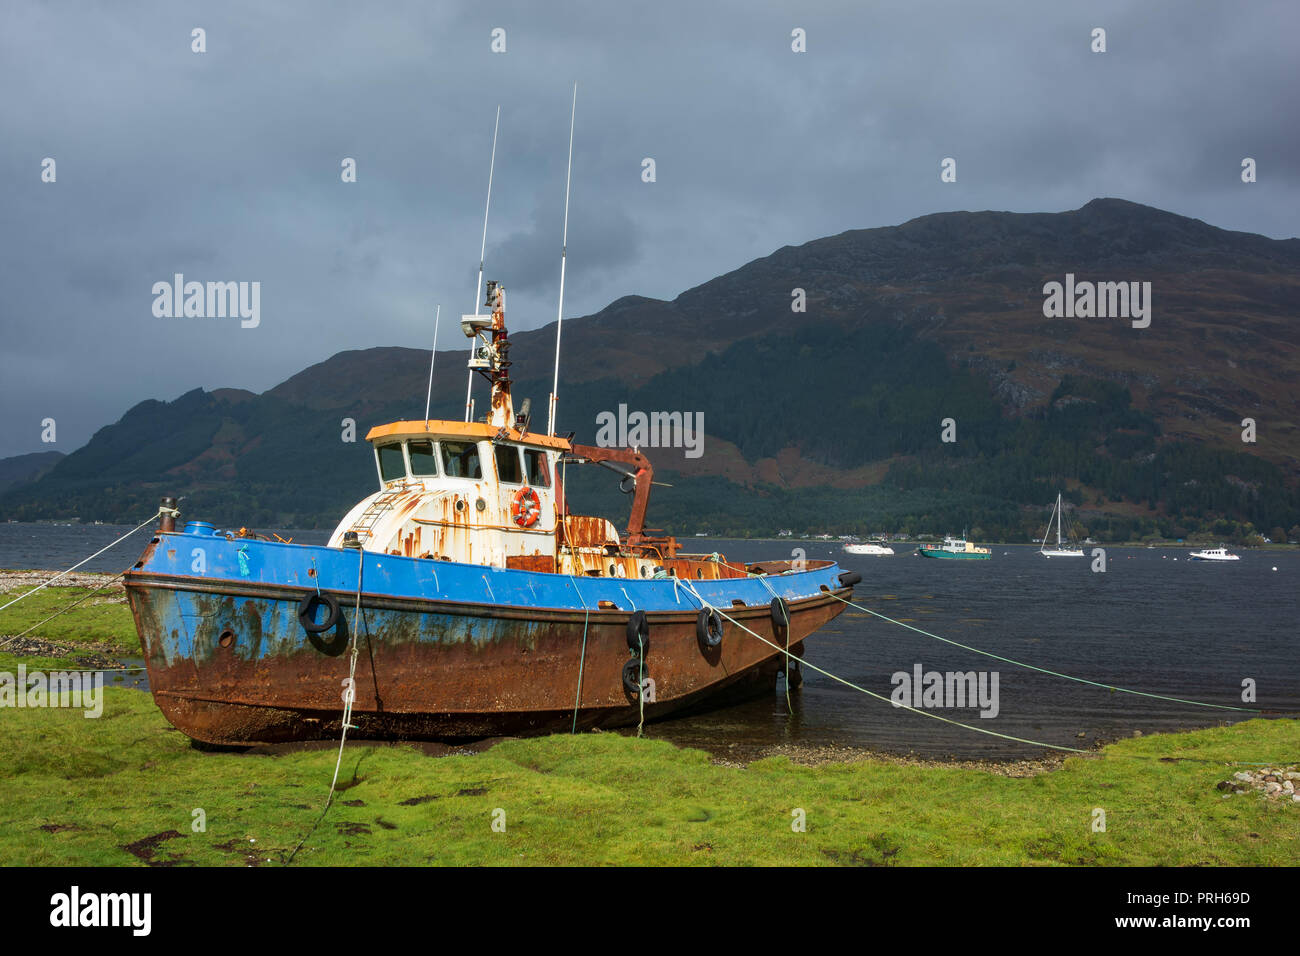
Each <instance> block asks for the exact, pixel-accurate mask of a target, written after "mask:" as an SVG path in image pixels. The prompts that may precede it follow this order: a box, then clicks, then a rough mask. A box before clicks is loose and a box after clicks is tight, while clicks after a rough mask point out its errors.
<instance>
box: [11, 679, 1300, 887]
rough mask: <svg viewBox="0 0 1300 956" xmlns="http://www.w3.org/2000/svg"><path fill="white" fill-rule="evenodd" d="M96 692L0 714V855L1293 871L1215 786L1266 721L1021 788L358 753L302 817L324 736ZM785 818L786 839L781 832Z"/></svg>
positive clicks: (1264, 829) (596, 749)
mask: <svg viewBox="0 0 1300 956" xmlns="http://www.w3.org/2000/svg"><path fill="white" fill-rule="evenodd" d="M105 696H106V703H105V709H104V714H103V716H102V717H101V718H100V719H98V720H88V719H85V718H84V717H83V716H82V715H81V712H80V711H71V710H6V711H2V712H0V719H2V720H4V721H5V727H4V731H5V732H4V734H3V735H2V736H0V760H3V766H4V767H5V775H4V779H2V780H0V863H3V864H5V865H15V864H19V865H71V864H77V865H110V866H113V865H128V864H139V863H141V860H140V859H139V857H138V856H136V855H133V854H132V853H130V852H128V851H127V850H125V849H123V847H125V846H127V845H128V844H133V843H137V842H138V841H142V840H143V841H148V840H149V838H152V837H158V836H159V835H163V836H164V838H163V839H158V840H156V841H154V842H155V843H156V848H155V849H154V850H153V853H154V855H153V857H152V862H155V863H159V862H162V863H175V864H178V865H187V864H198V865H245V864H247V863H249V862H251V861H253V860H257V861H258V862H260V864H261V865H268V864H267V861H268V860H269V861H270V863H271V864H272V865H276V864H282V863H284V862H285V861H286V859H287V858H288V856H289V854H290V853H291V852H292V851H293V849H294V847H295V846H297V845H298V843H299V841H300V840H302V839H303V838H304V837H307V839H306V841H305V843H304V844H303V846H302V849H301V851H300V852H299V853H298V855H297V858H296V859H295V861H294V862H295V864H304V865H305V864H317V865H322V864H323V865H341V864H367V865H380V864H416V865H419V864H494V865H531V864H560V865H569V864H638V863H641V864H688V865H689V864H731V865H745V864H756V865H775V864H782V865H784V864H796V865H806V864H814V865H816V864H848V865H855V864H867V865H880V864H884V865H929V864H955V865H999V864H1010V865H1061V864H1064V865H1076V864H1082V865H1093V864H1100V865H1138V864H1158V865H1181V866H1187V865H1236V864H1245V865H1290V864H1293V863H1294V862H1295V860H1296V857H1297V851H1298V850H1300V804H1294V803H1285V804H1284V803H1281V802H1278V801H1271V800H1265V799H1264V798H1263V797H1261V796H1258V795H1256V794H1254V793H1247V794H1241V795H1236V796H1233V797H1230V798H1227V799H1224V798H1223V796H1222V795H1221V794H1220V793H1219V792H1218V791H1217V790H1215V784H1216V783H1217V782H1218V781H1220V780H1223V779H1225V778H1226V777H1228V776H1230V775H1231V773H1232V771H1233V770H1236V769H1240V768H1239V767H1234V766H1231V765H1230V764H1231V762H1233V761H1265V762H1276V763H1294V762H1295V761H1296V756H1297V753H1298V752H1300V731H1298V729H1297V725H1296V723H1295V721H1292V720H1285V719H1282V720H1252V721H1249V722H1247V723H1243V724H1238V725H1236V726H1234V727H1229V728H1216V729H1210V730H1202V731H1197V732H1194V733H1187V734H1175V735H1156V736H1147V737H1141V738H1134V739H1132V740H1125V741H1122V742H1120V743H1117V744H1114V745H1112V746H1110V747H1107V748H1106V749H1105V750H1104V751H1103V752H1102V753H1103V756H1100V757H1091V758H1070V759H1069V760H1067V761H1066V762H1065V764H1064V766H1063V767H1061V768H1060V769H1058V770H1055V771H1052V772H1049V773H1044V774H1041V775H1039V776H1036V777H1031V778H1010V777H1004V776H1000V775H997V774H993V773H990V772H987V771H983V770H973V769H968V768H955V767H954V768H943V767H916V766H903V765H899V764H891V763H883V762H861V763H852V764H847V765H832V766H823V767H815V768H810V767H803V766H799V765H795V764H792V763H790V762H789V761H788V760H786V759H784V758H775V759H768V760H762V761H758V762H756V763H753V764H750V765H749V766H748V767H747V768H744V769H738V768H734V767H726V766H722V765H718V764H714V763H713V762H712V760H711V758H710V757H709V756H708V755H707V754H705V753H703V752H701V751H694V750H680V749H678V748H676V747H674V746H672V745H670V744H668V743H665V742H662V741H656V740H653V739H643V740H636V739H633V738H627V737H623V736H620V735H616V734H608V733H606V734H584V735H579V736H574V737H570V736H564V735H559V736H553V737H545V738H539V739H532V740H517V741H507V742H504V743H501V744H499V745H497V746H495V747H493V748H491V749H489V750H487V751H485V752H483V753H480V754H474V755H464V756H449V757H431V756H427V755H425V754H423V753H421V752H419V751H418V750H416V749H414V748H412V747H406V746H390V747H379V746H368V745H362V744H357V745H349V746H348V748H347V750H346V752H345V754H344V760H343V769H342V772H341V773H340V782H341V784H343V785H344V786H345V787H346V789H345V790H343V791H342V792H341V793H340V794H339V795H338V796H337V798H336V800H335V803H334V806H333V807H331V808H330V810H329V813H328V814H327V815H326V817H325V819H324V820H323V821H322V822H321V823H320V825H319V826H317V827H316V829H315V830H314V831H313V830H312V827H313V824H315V823H316V821H317V819H318V818H319V817H320V814H321V810H322V808H323V806H324V801H325V797H326V793H327V791H328V788H329V781H330V777H331V775H332V773H333V769H334V760H335V750H333V749H324V750H315V751H300V752H297V753H288V754H279V755H274V756H266V755H248V754H234V753H208V752H203V751H200V750H198V749H196V748H194V747H192V746H191V745H190V743H189V741H188V740H187V739H186V738H185V737H184V736H182V735H181V734H180V733H178V732H176V731H174V730H172V729H171V728H170V727H169V726H168V725H167V723H166V721H165V720H164V719H163V718H162V716H161V714H160V713H159V711H158V710H157V709H156V708H155V707H154V705H153V702H152V700H151V699H150V698H149V697H148V696H147V695H145V694H141V693H138V692H133V691H125V690H108V691H106V692H105ZM651 732H652V733H653V729H652V731H651ZM1138 758H1140V759H1138ZM1162 758H1175V759H1172V760H1169V759H1162ZM1098 807H1100V808H1102V809H1104V810H1105V813H1106V831H1105V832H1104V833H1094V832H1092V821H1093V811H1094V808H1098ZM196 808H201V809H202V810H203V811H204V812H205V814H206V831H205V832H195V831H194V830H193V828H192V826H191V824H192V820H193V819H194V817H193V812H192V811H193V810H195V809H196ZM497 808H500V809H502V810H504V811H505V823H506V829H505V832H503V833H499V832H494V831H493V829H492V819H493V817H492V814H493V811H494V809H497ZM795 808H800V809H802V810H803V811H804V812H805V813H806V819H807V832H804V833H796V832H794V831H793V830H792V828H791V822H792V820H793V817H792V810H794V809H795ZM43 828H44V829H43ZM309 833H310V836H308V834H309ZM171 834H174V835H171ZM146 845H147V843H146ZM143 852H146V853H148V852H149V851H148V850H145V851H143Z"/></svg>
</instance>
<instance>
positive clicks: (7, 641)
mask: <svg viewBox="0 0 1300 956" xmlns="http://www.w3.org/2000/svg"><path fill="white" fill-rule="evenodd" d="M121 576H122V575H121V574H120V573H119V574H115V575H113V577H112V578H111V579H110V580H109V581H108V583H107V584H102V585H100V586H99V587H97V588H95V590H93V591H90V592H89V593H87V594H83V595H82V596H81V597H79V598H77V599H76V600H75V601H73V602H72V603H71V604H69V605H68V606H67V607H65V608H63V609H61V610H58V611H55V612H54V613H53V614H51V615H50V616H49V617H47V618H46V619H45V620H43V621H40V622H38V623H36V624H33V625H32V626H31V627H29V628H28V629H27V630H25V631H23V632H22V633H21V634H15V635H14V636H13V637H9V638H6V639H5V640H3V641H0V647H6V646H8V645H9V644H12V643H13V642H14V641H16V640H18V639H19V638H23V637H26V636H27V635H28V634H30V633H31V632H32V631H34V630H36V629H37V628H38V627H40V626H41V625H42V624H48V623H50V621H52V620H54V619H55V618H56V617H58V616H59V615H60V614H67V613H68V612H69V611H71V610H72V609H73V608H74V607H76V606H77V605H78V604H80V603H81V602H82V601H85V600H88V599H89V598H92V597H94V596H95V595H96V594H98V593H100V592H101V591H103V590H104V589H105V588H109V587H112V586H113V585H114V584H116V583H117V579H118V578H120V577H121Z"/></svg>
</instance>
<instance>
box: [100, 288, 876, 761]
mask: <svg viewBox="0 0 1300 956" xmlns="http://www.w3.org/2000/svg"><path fill="white" fill-rule="evenodd" d="M504 303H505V290H504V289H503V288H502V287H501V285H499V284H497V283H494V282H489V283H488V284H487V303H486V307H488V308H490V310H491V312H490V315H474V316H465V317H464V318H463V319H462V329H463V330H464V331H465V332H466V334H467V335H468V336H471V337H473V338H474V341H475V348H473V349H471V352H470V356H471V357H470V367H471V368H477V369H478V370H479V371H480V373H481V374H482V375H484V376H485V377H487V378H488V380H489V381H490V384H491V389H492V392H491V410H490V413H489V414H488V415H487V416H486V418H485V420H482V421H473V422H471V421H463V422H457V421H441V420H425V421H399V422H393V423H391V424H387V425H380V426H378V427H375V428H372V429H371V430H370V432H369V433H368V434H367V436H366V439H367V440H368V441H369V442H370V443H371V444H372V445H373V446H374V455H375V466H376V470H377V473H378V474H377V477H378V483H379V487H378V490H376V491H375V492H374V493H373V494H371V495H369V496H368V497H367V498H365V499H363V500H362V501H360V502H359V503H358V504H357V505H356V506H355V507H354V508H353V509H352V510H351V511H350V512H349V513H348V514H347V515H346V516H345V517H344V518H343V520H342V521H341V522H340V523H339V525H338V527H337V529H336V530H335V531H334V533H333V535H332V536H331V538H330V539H329V542H328V544H326V545H324V546H311V545H303V544H293V543H289V542H285V541H282V540H277V539H274V538H268V537H266V536H262V535H258V534H254V533H252V532H249V531H247V530H244V529H240V531H238V532H230V531H219V530H217V529H215V528H214V527H213V526H212V525H211V524H208V523H206V522H202V521H190V522H188V523H187V524H185V525H184V526H183V527H182V529H181V530H179V531H178V530H177V526H176V525H177V523H176V512H175V502H174V500H172V499H164V507H163V517H162V521H161V524H160V527H159V528H158V531H157V533H156V534H155V535H154V537H153V539H152V540H151V541H150V543H149V544H148V546H147V547H146V548H145V551H144V554H143V555H142V556H141V558H140V560H139V562H137V563H136V564H135V566H134V567H133V568H132V569H131V570H130V571H128V572H127V573H126V577H125V582H126V591H127V596H128V599H129V601H130V605H131V610H132V613H133V615H134V617H135V622H136V627H137V629H138V630H139V634H140V641H141V645H142V647H143V649H144V657H145V661H146V664H147V666H148V671H149V683H150V687H151V689H152V692H153V695H154V699H155V701H156V702H157V704H158V706H159V707H160V708H161V709H162V711H163V713H164V715H165V716H166V717H167V719H168V720H169V721H170V722H171V723H172V724H173V725H174V726H175V727H176V728H178V729H179V730H181V731H182V732H184V733H185V734H187V735H189V736H190V737H192V738H194V739H196V740H199V741H204V742H206V743H212V744H219V745H250V744H256V743H261V742H278V741H288V740H301V739H312V738H328V737H337V736H338V735H339V734H340V732H341V730H342V729H343V724H344V714H345V706H344V705H345V702H347V701H346V697H347V695H348V693H349V692H351V693H352V695H353V699H352V701H351V702H350V703H351V705H352V706H351V711H350V713H351V716H350V721H351V722H350V724H349V729H350V730H351V731H352V736H354V737H368V738H398V739H400V738H421V739H466V738H476V737H486V736H496V735H503V734H537V733H546V732H552V731H557V730H569V729H570V728H572V727H581V728H591V727H595V726H617V725H625V724H628V723H636V722H637V720H638V719H642V718H644V719H654V718H657V717H661V716H663V715H666V714H668V713H670V712H673V711H677V710H680V709H682V708H684V707H687V706H689V705H693V704H696V703H698V702H701V701H703V700H704V699H705V698H711V697H713V696H714V695H719V694H724V693H725V696H727V697H733V696H735V694H736V692H737V691H748V692H750V693H753V692H755V691H758V690H760V689H763V688H767V689H770V688H772V687H774V686H775V681H776V679H777V676H778V673H779V672H783V671H785V670H786V664H787V659H786V657H785V652H786V651H787V650H788V651H790V652H791V653H794V654H797V655H801V652H802V649H803V644H802V642H803V640H804V638H805V637H807V636H808V635H809V634H810V633H812V632H813V631H814V630H816V629H817V628H818V627H820V626H822V625H823V624H825V623H826V622H827V621H829V620H831V619H832V618H834V617H835V616H836V615H838V614H839V613H840V611H842V610H843V608H844V607H845V605H844V603H843V601H841V600H837V599H836V598H837V597H839V598H848V597H850V596H851V594H852V586H853V584H855V583H857V581H858V580H860V578H859V576H858V575H857V574H856V573H854V572H841V570H840V569H839V568H838V566H837V565H836V564H835V563H834V562H832V561H807V562H801V563H800V564H799V565H798V566H796V565H794V564H793V563H792V562H790V561H765V562H762V563H755V564H748V565H744V566H739V565H735V564H732V563H730V562H728V561H727V560H726V558H725V557H724V556H722V555H718V554H713V555H701V554H684V553H682V552H681V551H680V549H679V547H678V544H677V541H676V539H675V538H673V537H671V536H667V535H662V534H656V533H653V532H652V531H650V530H647V529H646V528H645V518H646V507H647V504H648V501H649V496H650V488H651V484H652V479H653V475H654V470H653V468H652V467H651V464H650V462H649V460H648V459H647V458H646V457H645V455H643V454H641V453H640V452H639V451H638V450H635V449H618V448H599V447H591V446H587V445H580V444H574V443H573V441H572V440H571V438H564V437H556V436H554V435H543V434H539V433H534V432H531V431H529V417H528V414H527V412H526V410H525V411H524V413H523V414H516V413H515V410H514V407H513V404H512V401H511V395H510V378H509V365H510V363H509V360H508V358H507V355H508V349H509V339H508V336H507V331H506V326H505V310H504ZM525 404H527V403H525ZM553 406H554V402H553V400H552V407H553ZM426 411H427V410H426ZM580 463H598V464H600V465H603V466H605V467H608V468H611V469H613V470H615V471H617V472H619V473H620V474H621V475H622V478H621V482H622V487H623V489H624V490H625V491H627V492H629V493H631V495H632V505H631V516H630V519H629V521H628V526H627V530H626V533H625V534H623V535H620V534H619V533H618V531H617V530H616V529H615V527H614V525H613V524H612V523H611V522H609V521H607V520H605V519H604V518H599V517H587V516H582V515H578V514H574V513H572V512H571V511H570V510H569V505H568V502H567V501H566V498H565V494H564V476H565V473H566V468H567V466H569V465H576V464H580ZM719 609H721V610H723V612H724V613H722V614H720V613H718V610H719ZM724 618H726V620H724ZM738 624H739V625H743V626H744V627H745V628H748V629H749V630H751V631H753V632H754V633H755V634H759V635H762V637H763V638H765V639H766V640H767V641H770V642H771V643H770V644H769V643H765V642H764V641H763V640H759V639H757V638H755V637H754V636H753V634H749V633H746V632H745V631H744V630H743V629H742V628H741V627H739V626H737V625H738ZM353 647H355V648H356V649H357V650H356V651H354V654H353V665H352V669H351V670H350V669H349V667H348V665H347V658H345V657H344V656H343V655H344V652H345V651H347V650H348V649H349V648H353ZM797 666H798V665H797V664H796V663H793V662H790V674H789V677H788V679H789V680H790V682H791V683H792V684H793V683H794V682H796V681H797V680H798V674H797ZM350 674H351V677H349V675H350ZM349 680H350V681H351V683H349ZM642 698H644V700H643V699H642Z"/></svg>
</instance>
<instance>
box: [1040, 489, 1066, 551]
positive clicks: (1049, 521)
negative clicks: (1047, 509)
mask: <svg viewBox="0 0 1300 956" xmlns="http://www.w3.org/2000/svg"><path fill="white" fill-rule="evenodd" d="M1056 502H1057V504H1060V502H1061V496H1060V495H1059V494H1058V495H1057V496H1056ZM1055 517H1056V507H1055V505H1054V506H1053V507H1052V513H1051V515H1050V516H1049V517H1048V519H1047V527H1046V528H1044V529H1043V543H1042V544H1040V545H1039V546H1038V550H1039V551H1040V552H1046V551H1047V536H1048V535H1049V534H1051V533H1052V519H1053V518H1055Z"/></svg>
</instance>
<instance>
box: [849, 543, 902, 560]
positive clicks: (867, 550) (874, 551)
mask: <svg viewBox="0 0 1300 956" xmlns="http://www.w3.org/2000/svg"><path fill="white" fill-rule="evenodd" d="M844 553H845V554H869V555H872V556H873V557H877V558H880V557H887V556H890V555H892V554H893V553H894V549H893V548H887V547H885V546H884V545H880V544H846V545H845V546H844Z"/></svg>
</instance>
